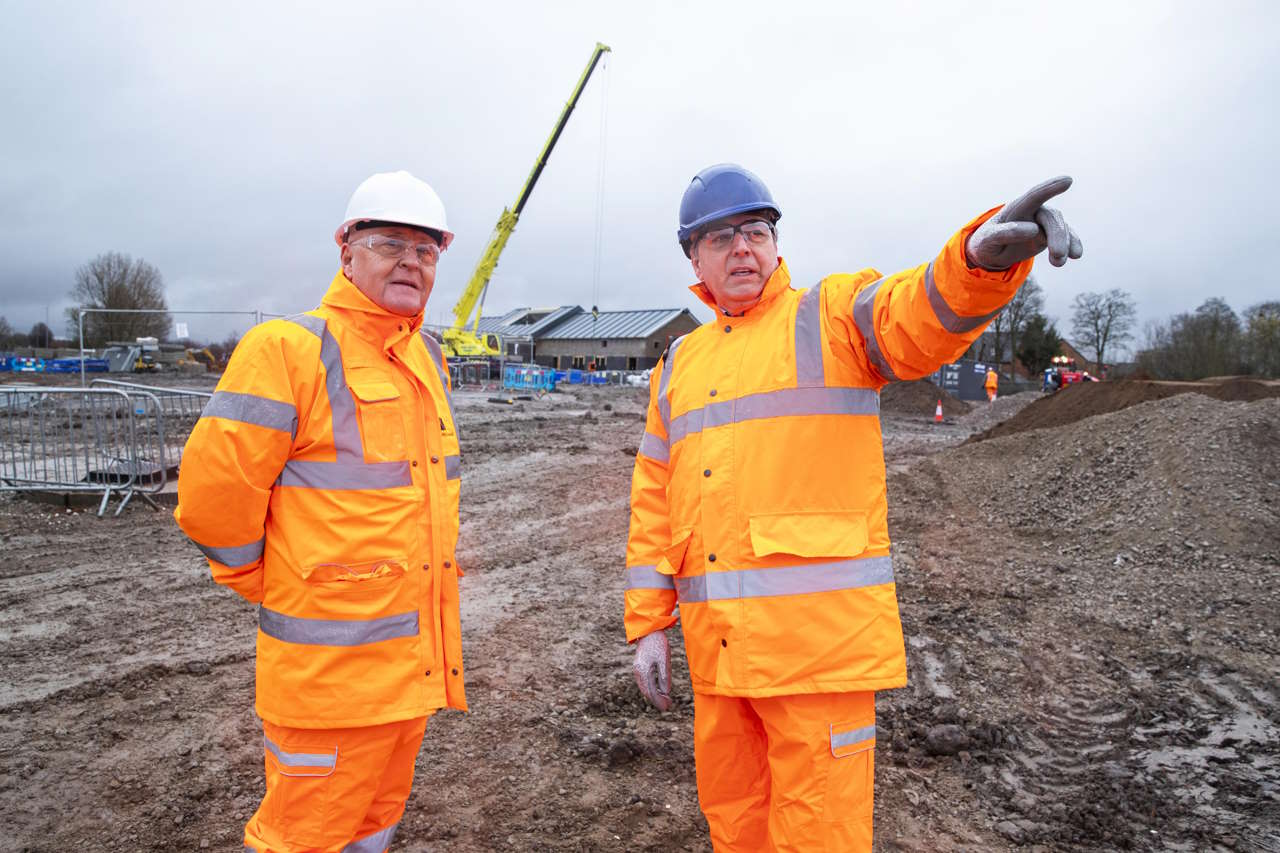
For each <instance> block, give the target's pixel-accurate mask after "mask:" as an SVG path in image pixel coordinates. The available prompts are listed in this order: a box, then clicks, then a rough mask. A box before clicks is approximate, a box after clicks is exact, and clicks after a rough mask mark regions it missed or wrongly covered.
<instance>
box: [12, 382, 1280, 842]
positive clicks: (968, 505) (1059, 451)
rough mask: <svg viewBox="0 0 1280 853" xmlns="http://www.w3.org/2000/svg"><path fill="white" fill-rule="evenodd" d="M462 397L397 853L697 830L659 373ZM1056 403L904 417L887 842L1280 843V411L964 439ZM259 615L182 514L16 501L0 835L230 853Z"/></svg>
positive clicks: (889, 436) (250, 793) (887, 734)
mask: <svg viewBox="0 0 1280 853" xmlns="http://www.w3.org/2000/svg"><path fill="white" fill-rule="evenodd" d="M459 396H460V397H461V398H462V399H461V400H460V404H459V416H460V419H461V421H462V430H461V434H462V441H463V459H464V467H463V471H464V473H463V478H464V479H463V507H464V510H463V512H464V522H463V528H462V540H461V552H460V558H459V559H460V562H461V564H462V566H463V568H464V570H465V571H466V577H465V578H464V580H463V582H462V583H463V590H462V591H463V641H464V654H465V656H466V658H467V663H468V669H469V685H468V694H469V698H470V701H471V704H472V708H473V711H472V712H471V713H470V714H465V715H464V714H460V713H456V712H448V711H447V712H442V713H440V714H438V715H437V716H436V717H435V718H433V720H432V722H431V724H430V725H429V726H428V729H427V738H426V741H425V744H424V747H423V750H422V753H421V755H420V757H419V760H418V776H417V781H416V784H415V786H414V792H413V795H412V797H411V799H410V801H409V804H408V809H407V812H406V815H405V818H404V821H403V822H402V824H401V831H400V834H399V836H398V840H397V844H396V848H395V849H397V850H424V851H426V850H450V851H454V850H456V851H482V850H565V851H578V850H581V851H588V850H652V851H665V850H695V851H707V850H709V849H710V845H709V843H708V842H707V838H706V825H705V822H704V821H703V819H702V817H701V815H700V814H699V812H698V808H697V798H696V792H695V787H694V772H693V756H692V749H691V741H690V737H691V728H692V725H691V722H692V705H691V700H690V695H689V689H688V676H687V671H686V670H685V669H684V665H683V659H682V656H680V655H679V654H678V655H677V661H676V666H677V681H678V688H677V690H676V693H677V694H678V700H677V704H676V706H675V708H673V709H672V710H671V711H669V712H666V713H658V712H655V711H652V710H650V709H646V708H645V707H644V706H643V705H642V704H641V702H640V700H639V698H638V695H637V693H636V690H635V687H634V684H633V683H632V681H631V675H630V668H629V663H630V653H629V649H628V647H627V646H626V645H625V643H624V641H623V637H622V628H621V589H622V569H621V566H622V557H623V549H624V542H625V536H626V524H627V492H628V486H629V482H630V476H631V463H632V459H633V455H634V452H635V448H636V445H637V443H638V441H639V438H640V433H641V430H642V422H641V415H640V413H641V410H642V406H643V392H641V391H638V390H636V389H591V390H579V391H576V392H573V393H568V394H556V395H550V396H548V397H547V398H545V399H542V400H530V401H524V402H521V403H519V404H517V405H515V406H506V405H500V404H493V403H489V402H487V401H486V400H487V397H488V396H489V395H488V394H485V393H472V394H465V393H464V394H460V395H459ZM1040 403H1041V401H1038V400H1037V398H1036V396H1035V395H1016V396H1014V397H1008V398H1002V399H1001V400H999V401H997V403H996V406H998V407H1000V408H999V409H998V410H997V409H993V408H989V407H986V406H977V407H975V409H974V411H973V412H971V413H969V414H966V415H961V416H958V417H950V418H949V419H948V420H949V421H950V422H949V423H944V424H942V425H934V424H933V423H931V422H930V421H931V420H932V418H931V414H932V413H931V412H930V413H927V414H924V415H921V416H919V417H915V416H905V415H897V414H888V413H886V414H885V415H884V417H883V418H882V422H883V429H884V433H885V439H886V441H885V443H886V460H887V463H888V468H889V472H890V475H889V493H890V525H891V532H892V534H893V536H894V549H895V569H896V573H897V579H898V589H899V597H900V600H901V603H902V613H903V623H904V627H905V629H906V636H907V651H908V659H909V672H910V678H911V683H910V685H909V686H908V687H907V688H905V689H903V690H897V691H890V692H886V693H882V694H881V695H880V697H879V699H878V705H879V733H878V744H877V752H878V755H877V762H876V774H877V776H876V782H877V808H876V814H877V835H876V847H877V850H881V851H935V850H970V851H979V850H983V851H986V850H1013V849H1018V850H1044V851H1049V850H1113V849H1134V850H1178V851H1183V850H1185V851H1200V850H1237V851H1240V850H1280V710H1277V703H1276V698H1277V697H1276V691H1277V689H1278V688H1277V683H1278V682H1280V678H1278V677H1277V676H1278V675H1280V638H1278V637H1277V631H1278V629H1280V617H1277V615H1276V614H1277V613H1278V612H1280V569H1278V568H1277V566H1278V564H1280V468H1278V466H1280V462H1278V461H1277V460H1280V435H1278V433H1277V426H1276V424H1277V419H1280V400H1275V399H1271V400H1261V401H1256V402H1220V401H1217V400H1212V399H1209V398H1208V397H1205V396H1201V395H1198V394H1187V395H1181V396H1178V397H1171V398H1168V399H1158V400H1151V401H1148V402H1143V403H1140V404H1138V405H1134V406H1132V407H1130V408H1128V409H1125V410H1124V411H1120V412H1114V413H1110V414H1104V415H1098V416H1095V417H1091V418H1089V419H1087V420H1082V421H1079V422H1077V423H1074V424H1071V425H1068V426H1063V427H1060V428H1056V429H1054V428H1045V429H1037V430H1035V431H1033V432H1026V433H1021V434H1018V435H1012V436H1008V437H1005V438H996V439H992V440H988V441H982V442H979V443H976V444H968V445H963V446H962V444H961V443H962V442H963V441H964V440H965V439H966V438H967V437H969V436H970V435H971V434H973V433H975V432H978V431H981V430H984V429H987V428H989V427H990V426H991V425H992V423H993V422H994V419H995V418H996V417H997V416H999V417H1001V418H1007V417H1012V416H1013V415H1015V414H1017V413H1018V411H1020V410H1026V409H1030V408H1033V407H1034V406H1035V405H1038V404H1040ZM1028 404H1030V405H1028ZM254 631H255V618H254V612H253V609H252V607H250V606H249V605H247V604H245V603H244V602H242V601H241V600H240V599H239V598H238V597H236V596H235V595H234V594H232V593H230V592H228V591H226V590H224V589H221V588H219V587H217V586H215V585H214V584H213V583H212V582H211V581H210V580H209V577H208V573H207V570H206V569H205V567H204V564H203V560H202V558H201V557H200V556H199V554H198V553H197V552H196V550H195V549H194V547H193V546H191V545H190V544H189V543H188V542H186V541H185V539H184V538H183V537H182V535H181V534H180V533H179V532H178V530H177V529H176V527H175V526H174V524H173V522H172V519H171V518H170V517H169V516H168V515H166V514H157V513H154V512H152V511H151V510H149V509H147V508H146V507H145V506H141V505H134V506H130V507H129V508H128V509H127V510H126V511H125V512H124V513H123V514H122V515H121V516H120V517H118V518H112V517H110V515H109V514H108V517H107V518H104V519H98V518H96V517H95V516H94V515H93V512H92V510H90V511H66V510H60V509H59V510H54V509H51V508H50V507H47V506H44V505H40V504H35V503H31V502H27V501H23V500H18V499H14V498H12V497H11V496H7V495H6V496H3V497H0V837H3V838H4V839H5V843H4V847H5V849H12V850H24V851H54V850H58V851H62V850H73V849H74V850H81V849H83V850H111V851H116V850H119V851H127V850H128V851H131V850H216V851H222V850H226V851H231V850H239V849H240V838H241V834H240V833H241V826H242V823H243V821H244V820H245V819H246V818H247V817H248V816H249V814H250V813H251V812H252V811H253V809H254V808H255V806H256V804H257V801H258V798H259V797H260V795H261V793H262V745H261V743H262V742H261V730H260V727H259V724H258V722H257V721H256V719H255V718H254V715H253V712H252V695H253V640H254ZM675 645H676V646H677V648H678V647H679V644H678V643H677V644H675Z"/></svg>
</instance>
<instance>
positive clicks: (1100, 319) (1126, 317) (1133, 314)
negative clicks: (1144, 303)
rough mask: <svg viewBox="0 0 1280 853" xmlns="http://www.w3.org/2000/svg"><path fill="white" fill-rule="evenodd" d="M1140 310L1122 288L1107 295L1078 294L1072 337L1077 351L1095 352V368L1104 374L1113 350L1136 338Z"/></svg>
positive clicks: (1072, 324)
mask: <svg viewBox="0 0 1280 853" xmlns="http://www.w3.org/2000/svg"><path fill="white" fill-rule="evenodd" d="M1137 318H1138V309H1137V306H1136V305H1135V304H1134V302H1133V297H1132V296H1130V295H1129V294H1128V293H1126V292H1125V291H1123V290H1120V289H1119V288H1112V289H1111V290H1108V291H1107V292H1106V293H1078V294H1076V298H1075V299H1074V300H1072V302H1071V334H1072V336H1073V337H1074V338H1075V341H1074V343H1075V344H1076V346H1077V348H1083V349H1091V350H1093V352H1094V362H1095V364H1094V369H1095V370H1096V371H1097V372H1098V373H1102V366H1103V363H1104V362H1105V360H1106V355H1107V351H1108V350H1109V349H1118V348H1120V347H1121V346H1123V345H1124V344H1125V342H1127V341H1128V340H1129V338H1130V337H1132V335H1133V324H1134V323H1135V322H1136V321H1137Z"/></svg>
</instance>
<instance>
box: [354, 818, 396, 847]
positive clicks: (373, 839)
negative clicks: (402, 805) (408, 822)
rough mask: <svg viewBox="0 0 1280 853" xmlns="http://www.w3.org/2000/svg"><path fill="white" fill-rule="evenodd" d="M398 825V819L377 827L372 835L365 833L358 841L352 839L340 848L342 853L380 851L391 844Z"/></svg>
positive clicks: (394, 838)
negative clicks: (382, 827)
mask: <svg viewBox="0 0 1280 853" xmlns="http://www.w3.org/2000/svg"><path fill="white" fill-rule="evenodd" d="M399 827H400V821H396V822H395V823H393V824H391V826H388V827H387V828H386V829H379V830H378V831H377V832H375V833H374V834H373V835H366V836H365V837H364V838H361V839H360V840H359V841H352V842H351V843H350V844H348V845H347V846H346V847H343V848H342V853H382V851H383V850H386V849H387V848H388V847H390V846H391V842H393V841H395V840H396V830H397V829H398V828H399Z"/></svg>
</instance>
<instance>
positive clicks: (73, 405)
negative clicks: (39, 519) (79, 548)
mask: <svg viewBox="0 0 1280 853" xmlns="http://www.w3.org/2000/svg"><path fill="white" fill-rule="evenodd" d="M211 396H212V394H209V393H207V392H203V391H190V390H186V389H178V388H158V387H153V386H147V385H137V384H133V383H128V382H116V381H112V380H95V381H94V383H93V386H91V387H89V388H50V387H42V386H31V385H27V386H19V385H9V386H0V490H5V491H23V492H58V493H91V494H92V493H98V492H101V493H102V499H101V501H100V502H99V504H98V515H102V514H103V513H104V512H105V511H106V508H107V503H108V501H109V500H110V499H111V497H112V495H113V494H114V495H117V496H119V497H121V498H122V500H121V502H120V505H119V507H117V508H116V515H119V514H120V512H121V511H122V510H123V509H124V508H125V507H126V506H128V504H129V502H130V500H132V499H133V497H134V496H135V495H136V496H138V497H139V498H141V499H142V500H144V501H146V502H147V503H148V504H150V505H151V506H152V507H153V508H156V509H159V505H158V504H157V503H156V501H155V500H154V499H153V497H152V496H153V495H154V494H156V493H158V492H160V491H162V490H164V488H165V486H166V485H167V484H168V483H169V482H170V481H171V480H172V479H173V478H174V477H176V475H177V472H178V464H179V461H180V458H181V454H182V447H183V445H184V444H185V443H186V440H187V436H188V435H190V433H191V430H192V428H193V427H194V426H195V423H196V421H197V420H199V418H200V412H201V411H202V410H203V408H204V405H205V403H206V402H207V401H208V399H209V398H210V397H211Z"/></svg>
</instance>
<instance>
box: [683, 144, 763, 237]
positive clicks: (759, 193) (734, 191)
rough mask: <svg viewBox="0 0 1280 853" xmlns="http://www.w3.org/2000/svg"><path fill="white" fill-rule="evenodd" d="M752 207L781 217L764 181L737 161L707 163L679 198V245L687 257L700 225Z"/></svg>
mask: <svg viewBox="0 0 1280 853" xmlns="http://www.w3.org/2000/svg"><path fill="white" fill-rule="evenodd" d="M751 210H771V211H773V221H774V222H777V221H778V220H779V219H781V218H782V211H781V210H779V209H778V205H777V204H775V203H774V201H773V196H772V195H770V194H769V188H768V187H766V186H765V185H764V181H762V180H760V179H759V178H757V177H756V176H755V175H754V174H752V173H751V172H748V171H747V170H746V169H744V168H742V167H741V166H739V165H737V164H735V163H719V164H717V165H715V166H708V167H707V168H705V169H703V170H702V171H701V172H699V173H698V174H696V175H694V176H693V180H692V181H690V182H689V188H688V189H687V190H685V191H684V197H683V198H681V199H680V230H679V231H677V232H676V236H677V238H678V239H679V240H680V248H682V249H684V253H685V255H686V256H688V255H689V254H690V252H692V250H693V237H694V235H695V234H696V233H697V231H698V229H699V228H701V227H702V226H704V225H706V224H708V223H710V222H715V221H716V220H717V219H724V218H725V217H726V216H733V215H734V214H735V213H746V212H748V211H751Z"/></svg>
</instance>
